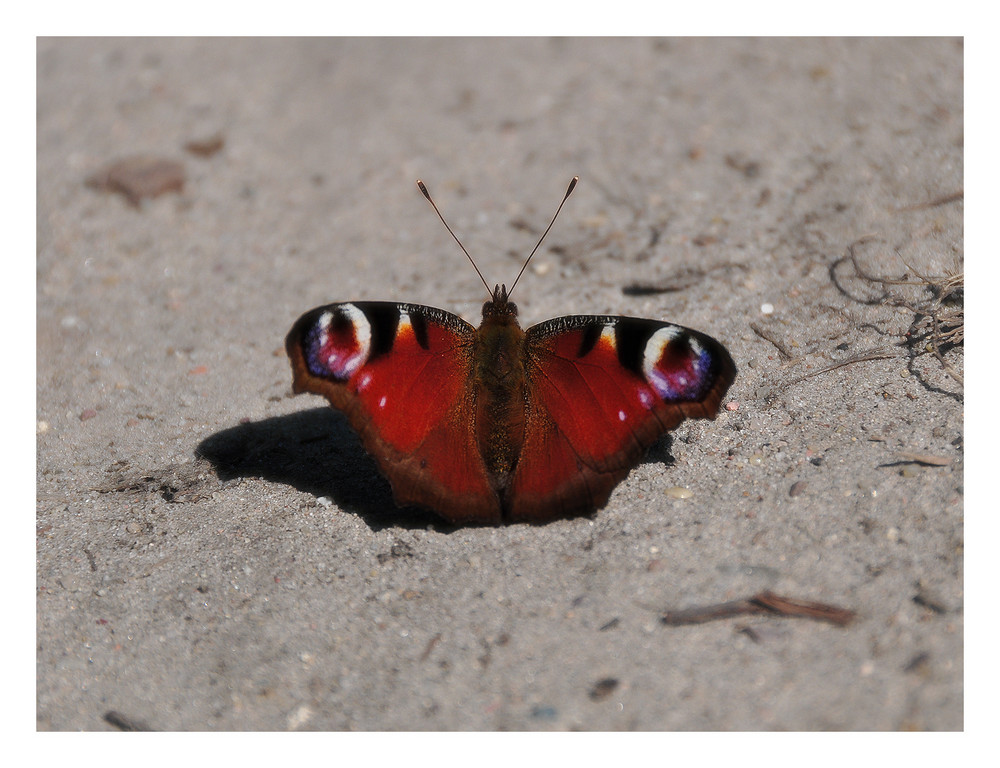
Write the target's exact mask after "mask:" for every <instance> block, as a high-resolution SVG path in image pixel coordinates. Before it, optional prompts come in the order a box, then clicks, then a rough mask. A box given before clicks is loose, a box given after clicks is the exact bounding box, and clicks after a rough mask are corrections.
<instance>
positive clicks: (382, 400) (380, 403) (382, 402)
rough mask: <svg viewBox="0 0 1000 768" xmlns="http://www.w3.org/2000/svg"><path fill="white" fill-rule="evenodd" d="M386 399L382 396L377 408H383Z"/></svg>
mask: <svg viewBox="0 0 1000 768" xmlns="http://www.w3.org/2000/svg"><path fill="white" fill-rule="evenodd" d="M386 399H387V398H386V396H385V395H382V397H381V398H380V399H379V401H378V407H379V408H385V403H386Z"/></svg>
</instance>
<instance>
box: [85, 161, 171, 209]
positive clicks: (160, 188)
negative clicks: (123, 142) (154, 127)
mask: <svg viewBox="0 0 1000 768" xmlns="http://www.w3.org/2000/svg"><path fill="white" fill-rule="evenodd" d="M86 185H87V186H88V187H90V188H91V189H96V190H98V191H99V192H109V193H110V192H117V193H119V194H121V195H124V196H125V199H126V200H128V202H129V205H132V206H135V207H137V208H138V207H139V203H140V202H141V201H142V199H143V198H144V197H150V198H152V197H158V196H159V195H162V194H164V193H165V192H181V191H183V189H184V166H183V165H181V164H180V163H178V162H176V161H174V160H164V159H162V158H156V157H145V156H143V157H131V158H127V159H125V160H119V161H118V162H115V163H112V164H111V165H109V166H107V167H106V168H104V169H102V170H100V171H98V172H97V173H95V174H93V175H91V176H89V177H88V178H87V180H86Z"/></svg>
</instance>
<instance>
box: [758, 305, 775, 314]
mask: <svg viewBox="0 0 1000 768" xmlns="http://www.w3.org/2000/svg"><path fill="white" fill-rule="evenodd" d="M760 313H761V314H762V315H773V314H774V304H771V303H770V302H764V303H763V304H761V305H760Z"/></svg>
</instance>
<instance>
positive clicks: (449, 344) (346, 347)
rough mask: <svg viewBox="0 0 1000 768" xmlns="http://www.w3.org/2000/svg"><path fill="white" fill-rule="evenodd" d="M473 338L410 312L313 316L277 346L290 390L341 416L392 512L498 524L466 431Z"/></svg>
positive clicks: (433, 314)
mask: <svg viewBox="0 0 1000 768" xmlns="http://www.w3.org/2000/svg"><path fill="white" fill-rule="evenodd" d="M475 334H476V330H475V328H473V327H472V326H471V325H469V324H468V323H466V322H465V321H464V320H462V319H461V318H460V317H458V316H456V315H452V314H450V313H448V312H444V311H442V310H439V309H435V308H432V307H424V306H419V305H415V304H395V303H392V302H355V303H346V304H330V305H327V306H325V307H318V308H316V309H314V310H312V311H310V312H308V313H306V314H305V315H303V316H302V317H301V318H300V319H299V321H298V322H297V323H296V324H295V326H294V327H293V328H292V331H291V332H290V333H289V335H288V338H287V341H286V347H287V350H288V354H289V357H290V358H291V361H292V368H293V373H294V383H293V388H294V390H295V392H314V393H316V394H320V395H323V396H324V397H326V398H327V399H328V400H329V401H330V403H331V404H332V405H333V406H334V407H336V408H338V409H339V410H341V411H343V412H344V413H345V415H346V416H347V418H348V420H349V421H350V423H351V426H352V427H354V429H355V430H356V431H357V432H358V433H359V434H360V435H361V438H362V441H363V443H364V445H365V448H366V450H367V451H368V452H369V453H370V454H371V455H372V456H373V457H374V458H375V460H376V461H377V462H378V464H379V468H380V469H381V470H382V472H383V473H385V475H386V476H387V477H388V478H389V480H390V482H391V484H392V487H393V493H394V495H395V497H396V500H397V502H398V503H400V504H403V505H405V504H417V505H420V506H424V507H429V508H431V509H434V510H436V511H438V512H439V513H441V514H442V515H444V516H445V517H447V518H448V519H451V520H454V521H456V522H462V521H478V522H499V521H500V507H499V500H498V499H497V497H496V494H495V492H494V490H493V488H492V487H491V485H490V478H489V477H488V475H487V472H486V468H485V465H484V463H483V460H482V457H481V456H480V453H479V449H478V446H477V444H476V440H475V434H474V432H473V428H472V425H473V423H474V419H473V413H474V410H473V408H474V403H473V401H472V395H471V392H472V387H471V376H472V351H473V345H474V340H475Z"/></svg>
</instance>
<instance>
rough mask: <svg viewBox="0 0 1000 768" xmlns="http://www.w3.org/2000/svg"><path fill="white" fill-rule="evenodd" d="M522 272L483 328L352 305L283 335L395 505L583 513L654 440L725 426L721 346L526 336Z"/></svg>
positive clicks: (688, 338) (590, 330)
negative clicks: (715, 422)
mask: <svg viewBox="0 0 1000 768" xmlns="http://www.w3.org/2000/svg"><path fill="white" fill-rule="evenodd" d="M577 181H578V178H577V177H574V179H573V181H572V182H571V183H570V186H569V189H568V190H567V192H566V195H565V197H564V198H563V201H562V202H563V203H565V202H566V199H567V198H568V197H569V195H570V194H571V193H572V191H573V189H574V187H575V185H576V183H577ZM417 184H418V186H419V187H420V190H421V192H423V194H424V196H425V197H426V198H427V199H428V200H429V201H430V202H431V205H432V206H434V210H435V212H437V214H438V216H439V217H440V218H441V221H442V222H444V224H445V227H446V228H447V229H448V231H449V232H451V228H450V227H448V224H447V222H445V221H444V217H443V216H441V213H440V211H438V210H437V206H435V205H434V202H433V200H431V197H430V194H429V193H428V192H427V189H426V187H425V186H424V185H423V184H422V183H421V182H419V181H418V182H417ZM561 209H562V203H560V205H559V209H557V211H556V216H558V214H559V210H561ZM556 216H553V218H552V221H551V222H550V223H549V227H548V229H546V230H545V233H543V234H542V238H541V239H539V241H538V245H540V244H541V242H542V239H544V237H545V234H547V233H548V231H549V229H551V227H552V224H553V223H555V219H556ZM452 236H453V237H455V235H454V233H453V232H452ZM455 240H456V241H458V238H457V237H455ZM538 245H536V246H535V249H534V250H532V252H531V255H529V256H528V260H530V259H531V256H532V255H534V253H535V250H537V249H538ZM459 246H460V247H461V248H462V250H463V251H465V247H464V246H462V244H461V242H460V241H459ZM465 253H466V255H467V256H468V255H469V254H468V251H465ZM469 260H470V261H472V258H471V256H469ZM527 263H528V262H527V261H525V265H524V266H527ZM473 266H475V262H473ZM476 271H477V272H478V271H479V269H478V267H476ZM523 272H524V267H522V269H521V273H519V274H518V278H517V279H516V280H515V281H514V284H512V286H511V290H510V291H508V290H507V288H506V286H505V285H498V286H496V287H495V288H494V289H493V290H492V291H491V292H490V293H491V297H490V300H489V301H487V302H486V303H485V304H484V305H483V312H482V316H483V319H482V323H481V324H480V325H479V327H478V328H476V327H475V326H473V325H471V324H469V323H467V322H466V321H465V320H463V319H462V318H460V317H459V316H457V315H454V314H451V313H450V312H446V311H444V310H441V309H436V308H434V307H428V306H423V305H419V304H405V303H395V302H384V301H353V302H346V303H337V304H328V305H326V306H321V307H316V308H315V309H312V310H310V311H309V312H306V313H305V314H304V315H303V316H302V317H300V318H299V319H298V321H297V322H296V323H295V324H294V326H293V327H292V329H291V331H290V332H289V334H288V337H287V339H286V350H287V352H288V357H289V359H290V360H291V365H292V372H293V385H292V388H293V391H294V392H295V393H301V392H312V393H315V394H318V395H322V396H323V397H325V398H326V399H327V400H329V401H330V404H331V405H332V406H333V407H334V408H336V409H337V410H339V411H341V412H342V413H343V414H344V415H345V416H346V417H347V420H348V422H349V423H350V424H351V426H352V427H353V428H354V430H355V431H356V432H357V433H358V434H359V435H360V437H361V441H362V443H363V444H364V447H365V449H366V450H367V452H368V453H369V454H371V456H372V457H374V459H375V461H376V463H377V464H378V467H379V469H380V470H381V472H382V473H383V474H384V475H385V476H386V477H387V478H388V479H389V483H390V485H391V486H392V490H393V496H394V499H395V501H396V503H397V504H398V505H400V506H408V505H415V506H419V507H424V508H428V509H430V510H432V511H434V512H436V513H437V514H438V515H440V516H441V517H442V518H444V519H445V520H447V521H449V522H451V523H454V524H494V525H495V524H501V523H517V522H527V523H542V522H547V521H550V520H553V519H556V518H563V517H572V516H576V515H581V514H589V513H591V512H593V511H594V510H595V509H598V508H600V507H602V506H604V504H605V503H606V502H607V500H608V498H609V496H610V495H611V491H612V490H613V489H614V487H615V486H616V485H617V484H618V483H619V482H620V481H621V480H622V479H624V478H625V476H626V475H627V474H628V473H629V471H630V470H631V468H632V467H633V466H634V465H635V464H636V463H637V462H638V461H639V459H641V458H642V456H643V454H644V453H645V451H646V449H648V448H649V447H650V446H651V445H652V444H653V443H654V442H655V441H656V440H657V439H658V438H659V437H660V436H661V435H663V434H664V433H665V432H667V431H669V430H671V429H673V428H674V427H676V426H677V425H678V424H679V423H680V422H681V421H682V420H683V419H685V418H704V419H714V418H715V416H716V414H717V413H718V410H719V406H720V404H721V403H722V399H723V397H724V396H725V394H726V391H727V390H728V389H729V387H730V385H731V384H732V383H733V380H734V378H735V376H736V366H735V364H734V362H733V359H732V357H731V356H730V354H729V352H727V351H726V349H725V347H723V346H722V345H721V344H720V343H719V342H718V341H716V340H715V339H713V338H712V337H710V336H708V335H706V334H704V333H701V332H699V331H694V330H691V329H689V328H684V327H682V326H679V325H674V324H673V323H667V322H660V321H657V320H647V319H642V318H635V317H618V316H610V315H572V316H568V317H558V318H555V319H553V320H548V321H546V322H543V323H540V324H538V325H534V326H531V327H530V328H528V329H527V330H522V328H521V327H520V325H519V324H518V321H517V305H515V304H514V303H513V302H511V301H510V293H511V291H513V289H514V286H516V284H517V280H518V279H520V276H521V274H523ZM480 278H482V274H481V273H480ZM482 279H483V282H484V284H486V285H487V290H489V284H488V283H486V281H485V279H484V278H482Z"/></svg>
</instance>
